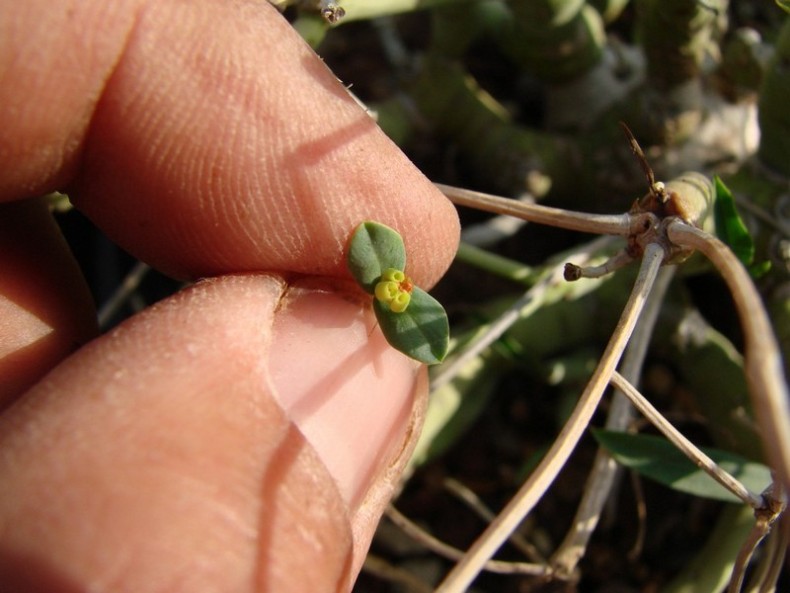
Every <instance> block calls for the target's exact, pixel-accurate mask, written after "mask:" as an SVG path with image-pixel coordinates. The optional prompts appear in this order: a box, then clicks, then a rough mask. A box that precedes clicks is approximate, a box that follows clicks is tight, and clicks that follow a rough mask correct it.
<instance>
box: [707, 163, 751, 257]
mask: <svg viewBox="0 0 790 593" xmlns="http://www.w3.org/2000/svg"><path fill="white" fill-rule="evenodd" d="M713 182H714V184H715V186H716V201H715V202H714V213H715V217H716V234H717V235H718V237H719V239H721V240H722V241H724V242H725V243H726V244H727V245H729V247H730V249H732V251H733V253H734V254H735V255H736V256H737V257H738V259H739V260H741V262H742V263H743V264H744V265H745V266H748V265H751V263H752V261H753V260H754V242H753V241H752V236H751V235H750V234H749V230H748V229H747V228H746V225H745V224H743V220H741V217H740V215H739V214H738V210H737V209H736V208H735V200H734V199H733V197H732V192H730V190H729V189H728V188H727V186H726V185H724V182H722V180H721V179H719V177H718V176H716V177H714V178H713Z"/></svg>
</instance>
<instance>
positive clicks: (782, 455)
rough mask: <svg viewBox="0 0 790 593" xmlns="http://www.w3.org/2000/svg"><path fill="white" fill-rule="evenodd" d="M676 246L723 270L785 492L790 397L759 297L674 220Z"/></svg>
mask: <svg viewBox="0 0 790 593" xmlns="http://www.w3.org/2000/svg"><path fill="white" fill-rule="evenodd" d="M667 236H668V238H669V240H670V241H671V242H672V243H675V244H677V245H681V246H686V247H692V248H694V249H698V250H699V251H701V252H702V253H703V254H705V256H706V257H707V258H708V259H709V260H710V261H711V262H712V263H713V265H714V266H715V267H716V268H717V269H718V270H719V273H720V274H721V276H722V278H723V279H724V281H725V282H726V283H727V286H728V288H729V289H730V293H731V294H732V297H733V300H734V302H735V307H736V309H737V311H738V316H739V318H740V322H741V327H742V329H743V335H744V345H745V363H744V366H745V371H746V380H747V382H748V383H749V392H750V393H751V396H752V398H753V402H754V410H755V414H756V417H757V421H758V423H759V425H760V428H761V430H762V433H763V434H762V437H763V443H764V445H765V449H766V455H767V456H768V459H769V461H770V463H771V465H772V467H773V469H774V470H776V472H777V474H778V476H779V479H780V481H781V482H782V484H783V485H784V487H785V489H786V490H788V489H790V403H789V402H790V394H788V390H787V380H786V379H785V377H784V373H783V371H782V358H781V355H780V353H779V346H778V344H777V342H776V338H775V337H774V333H773V330H772V328H771V324H770V322H769V320H768V315H767V313H766V311H765V308H764V307H763V304H762V300H761V299H760V295H759V294H758V293H757V289H756V288H755V287H754V284H753V283H752V280H751V278H750V277H749V273H748V272H747V271H746V268H744V267H743V265H742V264H741V263H740V262H739V261H738V259H737V258H736V257H735V255H734V254H733V253H732V251H730V250H729V249H728V248H727V246H726V245H725V244H724V243H722V242H721V241H719V240H718V239H717V238H716V237H713V236H712V235H709V234H708V233H706V232H704V231H701V230H700V229H697V228H695V227H692V226H689V225H687V224H685V223H683V222H681V221H674V222H672V223H670V224H669V225H668V226H667Z"/></svg>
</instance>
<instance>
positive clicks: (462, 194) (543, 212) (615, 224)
mask: <svg viewBox="0 0 790 593" xmlns="http://www.w3.org/2000/svg"><path fill="white" fill-rule="evenodd" d="M434 185H436V187H437V188H438V189H439V191H441V192H442V193H443V194H444V195H445V196H447V197H448V198H449V199H450V201H451V202H453V203H454V204H456V205H458V206H468V207H470V208H477V209H478V210H485V211H487V212H496V213H497V214H508V215H510V216H515V217H517V218H522V219H524V220H528V221H529V222H535V223H538V224H545V225H549V226H554V227H559V228H563V229H569V230H572V231H580V232H582V233H598V234H602V235H623V236H627V235H631V234H633V233H634V232H636V231H638V230H643V229H645V228H646V225H649V224H650V223H651V222H652V221H653V220H655V216H654V215H652V214H637V215H631V214H590V213H587V212H574V211H571V210H563V209H561V208H552V207H550V206H541V205H540V204H530V203H528V202H519V201H517V200H511V199H509V198H503V197H500V196H494V195H491V194H485V193H482V192H477V191H472V190H469V189H463V188H460V187H452V186H450V185H443V184H441V183H436V184H434Z"/></svg>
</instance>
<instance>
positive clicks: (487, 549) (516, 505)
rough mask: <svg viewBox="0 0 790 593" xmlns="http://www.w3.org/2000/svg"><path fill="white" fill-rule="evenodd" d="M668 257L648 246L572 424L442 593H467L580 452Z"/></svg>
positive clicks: (444, 584)
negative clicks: (488, 563)
mask: <svg viewBox="0 0 790 593" xmlns="http://www.w3.org/2000/svg"><path fill="white" fill-rule="evenodd" d="M664 256H665V254H664V250H663V248H662V247H660V246H659V245H657V244H650V245H648V246H647V248H646V250H645V255H644V258H643V259H642V264H641V267H640V269H639V278H638V280H637V283H636V285H635V286H634V290H632V291H631V295H630V297H629V299H628V302H627V303H626V306H625V308H624V310H623V313H622V315H621V316H620V320H619V321H618V324H617V327H616V328H615V331H614V333H613V334H612V337H611V338H610V340H609V343H608V344H607V347H606V350H605V351H604V354H603V356H602V357H601V360H600V362H599V363H598V366H597V367H596V369H595V372H594V373H593V376H592V378H591V379H590V381H589V383H588V384H587V386H586V388H585V390H584V392H583V393H582V395H581V398H580V399H579V402H578V403H577V404H576V407H575V408H574V410H573V412H572V414H571V416H570V418H569V419H568V421H567V422H566V424H565V426H564V427H563V429H562V431H561V432H560V434H559V436H558V437H557V438H556V439H555V441H554V444H553V445H552V446H551V448H550V449H549V451H548V452H547V453H546V456H545V457H544V458H543V459H542V460H541V462H540V463H539V464H538V467H537V468H536V469H535V471H534V472H533V473H532V475H530V477H529V478H528V479H527V481H526V482H525V483H524V484H523V485H522V486H521V488H520V489H519V491H518V493H517V494H516V495H515V496H514V497H513V499H512V500H511V501H510V502H509V503H508V505H507V506H506V507H505V508H504V509H503V510H502V512H501V513H500V514H499V516H498V517H497V519H496V520H495V521H494V522H492V523H491V525H489V527H488V528H487V529H486V530H485V532H484V533H483V534H482V535H481V536H480V537H479V538H478V539H477V541H476V542H475V543H474V544H473V545H472V547H471V548H470V549H469V551H468V552H467V553H466V554H465V555H464V557H463V558H462V559H461V561H460V562H459V563H458V564H457V565H456V566H455V568H453V570H452V571H450V573H449V574H448V575H447V577H446V578H445V580H444V581H443V582H442V583H441V584H440V585H439V587H438V589H437V590H436V591H437V593H461V592H462V591H466V590H467V588H468V587H469V585H470V584H471V582H472V581H473V580H474V579H475V577H476V576H477V575H478V574H479V573H480V571H481V570H482V568H483V566H484V565H485V563H486V561H487V560H488V559H490V558H492V557H493V555H494V554H495V553H496V551H497V550H498V549H499V547H500V546H501V545H502V544H503V543H504V541H505V540H506V539H507V537H508V535H509V534H510V533H511V532H512V531H513V530H514V529H515V528H516V527H517V526H518V524H519V523H521V521H522V520H523V519H524V517H525V516H526V515H527V514H528V513H529V512H530V511H531V510H532V509H533V507H534V506H535V505H536V504H537V503H538V501H539V500H540V499H541V497H542V496H543V494H544V493H545V492H546V490H547V489H548V488H549V486H551V484H552V482H553V481H554V479H555V478H556V477H557V474H558V473H559V472H560V470H561V469H562V467H563V466H564V465H565V463H566V462H567V460H568V457H570V454H571V453H572V452H573V450H574V449H575V448H576V444H577V443H578V442H579V439H580V438H581V436H582V434H583V433H584V430H585V429H586V428H587V425H588V424H589V422H590V419H591V418H592V415H593V413H594V412H595V409H596V408H597V407H598V403H599V402H600V400H601V396H602V395H603V392H604V390H605V389H606V386H607V384H608V383H609V380H610V379H611V376H612V373H613V372H614V369H615V367H616V366H617V363H618V362H619V361H620V357H621V355H622V353H623V350H624V349H625V345H626V344H627V342H628V339H629V338H630V337H631V333H632V331H633V329H634V326H635V325H636V320H637V319H638V317H639V314H640V313H641V311H642V307H643V305H644V302H645V299H646V297H647V295H648V294H649V292H650V289H651V287H652V285H653V280H654V279H655V277H656V273H657V272H658V269H659V267H660V266H661V262H662V261H663V260H664Z"/></svg>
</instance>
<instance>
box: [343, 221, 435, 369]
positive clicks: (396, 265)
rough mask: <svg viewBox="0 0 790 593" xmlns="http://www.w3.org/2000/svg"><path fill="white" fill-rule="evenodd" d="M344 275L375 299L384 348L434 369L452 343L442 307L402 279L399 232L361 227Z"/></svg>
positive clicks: (403, 263) (369, 223)
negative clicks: (386, 346) (347, 273)
mask: <svg viewBox="0 0 790 593" xmlns="http://www.w3.org/2000/svg"><path fill="white" fill-rule="evenodd" d="M346 261H347V264H348V269H349V270H350V271H351V274H352V275H353V276H354V279H355V280H356V281H357V283H358V284H359V286H360V287H362V289H363V290H364V291H365V292H367V293H368V294H370V295H372V296H373V311H374V312H375V314H376V319H377V320H378V322H379V326H381V331H382V333H383V334H384V337H385V338H386V339H387V342H389V344H390V345H391V346H392V347H393V348H395V349H396V350H398V351H400V352H403V353H404V354H405V355H406V356H409V357H411V358H413V359H415V360H417V361H419V362H422V363H425V364H438V363H440V362H441V361H442V360H444V357H445V355H446V354H447V349H448V346H449V343H450V326H449V322H448V321H447V314H446V313H445V311H444V307H442V305H441V304H440V303H439V302H438V301H437V300H436V299H434V298H433V297H432V296H431V295H429V294H428V293H427V292H425V291H424V290H422V289H420V288H419V287H418V286H415V285H414V284H413V283H412V281H411V279H410V278H409V277H408V276H407V275H406V273H405V271H404V270H405V269H406V248H405V246H404V245H403V239H401V236H400V235H399V234H398V233H397V231H395V230H393V229H391V228H390V227H388V226H386V225H383V224H380V223H378V222H372V221H367V222H363V223H362V224H360V225H359V226H358V227H357V228H356V230H355V231H354V234H353V235H352V236H351V241H350V242H349V247H348V255H347V258H346Z"/></svg>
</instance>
